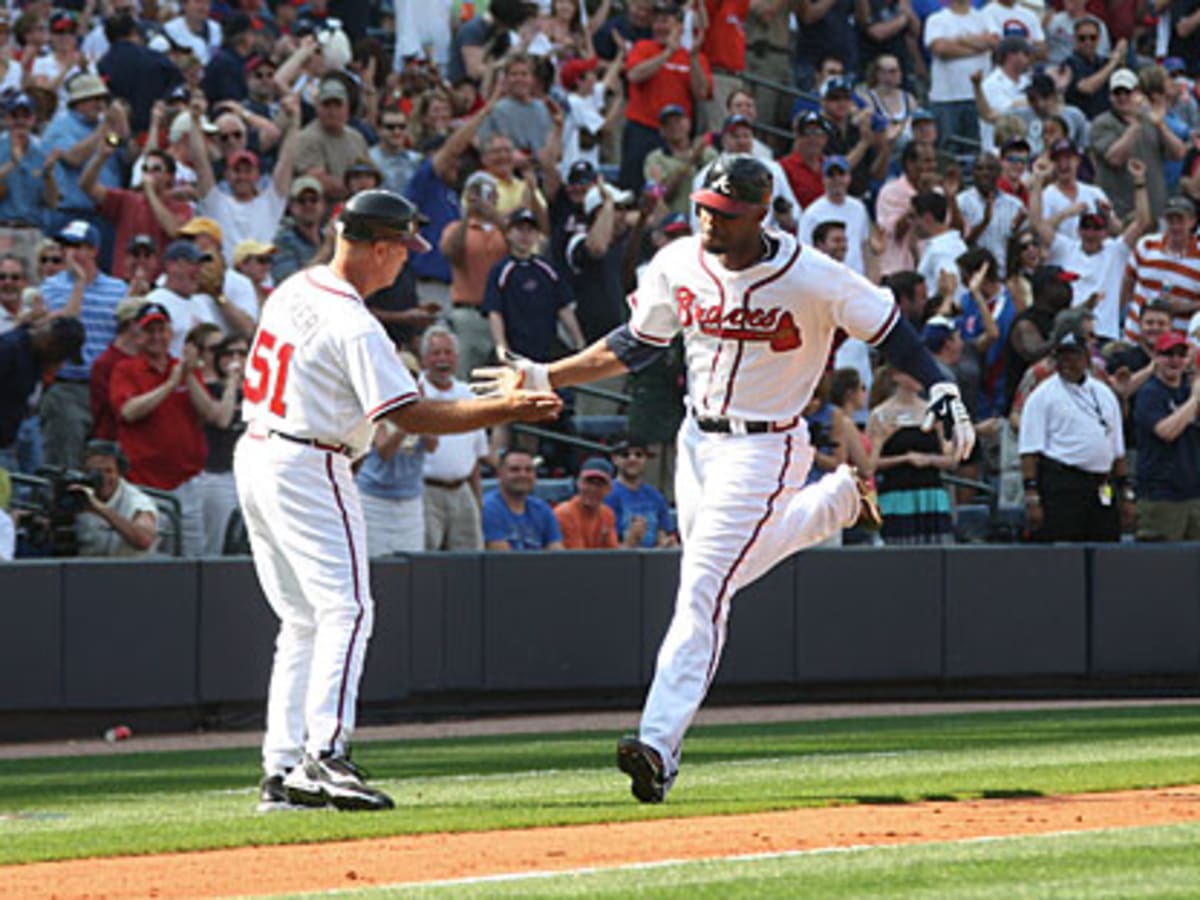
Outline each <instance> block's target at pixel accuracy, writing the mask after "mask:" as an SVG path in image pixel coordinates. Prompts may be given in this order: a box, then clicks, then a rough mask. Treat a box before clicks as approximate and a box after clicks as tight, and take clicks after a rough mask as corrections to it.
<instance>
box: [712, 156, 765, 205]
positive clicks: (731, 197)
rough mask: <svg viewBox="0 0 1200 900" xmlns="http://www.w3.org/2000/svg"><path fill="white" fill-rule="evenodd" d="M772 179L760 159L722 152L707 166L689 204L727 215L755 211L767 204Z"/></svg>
mask: <svg viewBox="0 0 1200 900" xmlns="http://www.w3.org/2000/svg"><path fill="white" fill-rule="evenodd" d="M773 184H774V179H773V178H772V177H771V170H770V169H768V168H767V167H766V166H765V165H764V164H763V162H762V160H759V159H755V158H754V157H753V156H750V155H749V154H747V153H722V154H721V155H720V156H719V157H717V159H716V161H715V162H713V164H712V165H711V166H709V167H708V174H706V175H705V176H704V186H703V187H702V188H700V190H698V191H695V192H694V193H693V194H692V201H693V202H694V203H696V204H697V205H699V206H706V207H709V208H710V209H714V210H716V211H717V212H720V213H724V214H725V215H727V216H741V215H746V214H747V213H755V212H758V211H759V209H760V208H762V207H765V206H766V205H767V204H768V203H770V202H771V189H772V186H773Z"/></svg>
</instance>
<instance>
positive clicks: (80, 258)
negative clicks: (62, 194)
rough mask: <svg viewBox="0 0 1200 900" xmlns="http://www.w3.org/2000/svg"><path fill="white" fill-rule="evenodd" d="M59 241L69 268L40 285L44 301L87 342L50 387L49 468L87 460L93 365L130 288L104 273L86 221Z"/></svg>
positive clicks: (45, 409)
mask: <svg viewBox="0 0 1200 900" xmlns="http://www.w3.org/2000/svg"><path fill="white" fill-rule="evenodd" d="M58 241H59V243H60V244H62V245H63V246H65V247H66V254H65V255H66V258H67V268H66V269H65V270H64V271H62V272H59V273H58V274H57V275H54V276H52V277H50V278H48V279H47V280H46V281H44V282H42V287H41V294H42V299H43V300H44V301H45V304H46V308H47V309H48V310H50V312H52V313H57V314H59V315H65V316H74V317H78V318H79V320H80V321H81V322H82V323H83V327H84V329H85V330H86V333H87V337H86V340H85V341H84V344H83V357H82V362H79V363H76V362H70V363H68V364H66V365H63V366H61V367H60V368H59V370H58V374H57V376H56V377H55V380H54V383H53V384H51V385H50V386H49V387H48V388H46V391H45V393H44V394H43V395H42V404H41V409H40V415H41V422H42V443H43V445H44V447H45V461H46V464H47V465H51V466H68V467H69V466H77V465H79V463H80V462H81V461H82V459H83V445H84V443H85V442H86V441H87V437H88V434H89V433H90V432H91V428H92V412H91V397H90V392H89V389H88V380H89V379H90V377H91V374H92V363H93V362H95V360H96V358H97V357H98V356H100V354H101V353H103V352H104V350H105V348H106V347H108V345H109V344H110V343H111V342H112V339H113V338H114V337H115V336H116V332H117V327H116V320H115V319H114V318H113V314H114V313H115V312H116V309H117V304H118V303H119V302H120V301H121V299H122V298H123V297H125V295H126V293H127V285H126V284H125V282H124V281H122V280H121V279H119V278H112V277H110V276H108V275H105V274H104V273H103V272H101V271H100V267H99V263H98V260H97V257H98V256H99V254H100V232H99V230H98V229H97V228H96V226H95V225H92V224H91V223H90V222H86V221H84V220H82V219H79V220H76V221H73V222H70V223H69V224H68V225H67V226H66V227H65V228H64V229H62V231H60V232H59V233H58Z"/></svg>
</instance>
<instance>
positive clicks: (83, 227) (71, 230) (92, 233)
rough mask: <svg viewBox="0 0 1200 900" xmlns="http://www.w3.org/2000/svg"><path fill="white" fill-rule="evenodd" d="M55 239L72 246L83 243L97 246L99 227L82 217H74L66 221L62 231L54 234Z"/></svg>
mask: <svg viewBox="0 0 1200 900" xmlns="http://www.w3.org/2000/svg"><path fill="white" fill-rule="evenodd" d="M55 239H56V240H57V241H58V242H59V243H60V244H69V245H71V246H72V247H79V246H81V245H83V244H89V245H90V246H92V247H99V246H100V229H99V228H97V227H96V226H95V225H93V224H92V223H91V222H88V221H86V220H84V219H75V220H74V221H71V222H68V223H67V224H66V226H65V227H64V228H63V229H62V231H60V232H59V233H58V234H57V235H55Z"/></svg>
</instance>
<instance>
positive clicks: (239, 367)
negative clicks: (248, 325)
mask: <svg viewBox="0 0 1200 900" xmlns="http://www.w3.org/2000/svg"><path fill="white" fill-rule="evenodd" d="M193 332H194V334H191V335H189V341H190V342H191V343H192V344H194V345H195V347H196V349H197V351H198V353H199V354H200V357H199V358H200V361H201V364H202V365H201V373H202V377H203V379H204V387H205V389H206V390H207V391H208V393H209V394H210V395H211V397H212V399H213V402H214V403H215V407H214V408H213V409H212V413H213V418H211V419H210V420H209V421H207V422H205V423H204V442H205V444H206V445H207V447H208V455H207V456H206V458H205V460H204V471H202V472H201V473H200V474H199V475H197V476H196V492H197V493H198V494H199V495H200V514H201V516H202V517H203V520H204V555H205V556H220V555H221V554H222V552H224V549H225V533H226V531H228V530H229V520H230V518H232V516H233V513H234V511H235V510H236V509H237V508H238V499H237V485H236V484H235V482H234V478H233V448H234V446H235V445H236V444H237V440H238V438H240V437H241V436H242V432H243V431H245V430H246V425H245V423H244V422H243V421H242V417H241V415H240V411H241V406H242V376H243V373H244V369H245V365H246V354H247V353H248V352H249V350H250V343H249V341H248V340H247V339H246V338H245V337H243V336H241V335H229V336H228V337H224V336H222V335H221V330H220V329H219V328H217V327H216V326H215V325H200V326H197V328H195V329H193Z"/></svg>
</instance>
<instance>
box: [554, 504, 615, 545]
mask: <svg viewBox="0 0 1200 900" xmlns="http://www.w3.org/2000/svg"><path fill="white" fill-rule="evenodd" d="M554 517H555V518H556V519H558V527H559V528H561V529H562V533H563V546H564V547H566V548H567V549H568V550H604V549H610V548H615V547H617V546H618V544H617V517H616V515H615V514H614V513H613V511H612V509H611V508H610V507H609V506H608V505H607V504H605V503H601V504H600V507H599V509H596V510H594V511H589V510H587V509H584V507H583V504H581V503H580V502H579V496H578V495H576V496H574V497H572V498H571V499H570V500H564V501H563V502H562V503H560V504H558V506H556V507H554Z"/></svg>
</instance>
